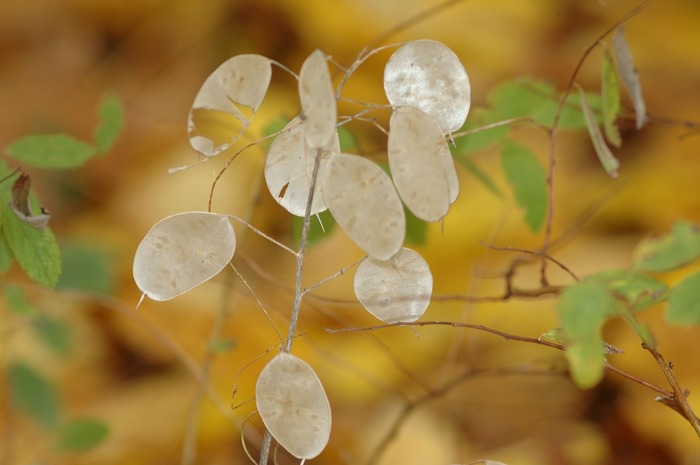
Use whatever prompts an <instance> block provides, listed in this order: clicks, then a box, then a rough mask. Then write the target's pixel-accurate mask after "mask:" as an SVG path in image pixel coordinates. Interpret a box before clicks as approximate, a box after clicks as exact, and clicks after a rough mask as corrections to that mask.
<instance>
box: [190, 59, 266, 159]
mask: <svg viewBox="0 0 700 465" xmlns="http://www.w3.org/2000/svg"><path fill="white" fill-rule="evenodd" d="M271 77H272V67H271V65H270V60H269V59H268V58H266V57H263V56H260V55H237V56H235V57H233V58H231V59H229V60H227V61H226V62H224V63H223V64H222V65H221V66H219V67H218V68H217V69H216V70H215V71H214V72H213V73H211V74H210V75H209V77H208V78H207V79H206V81H204V84H203V85H202V87H201V88H200V89H199V92H197V96H196V97H195V99H194V103H193V104H192V108H191V109H190V113H189V116H188V119H187V134H188V136H189V139H190V145H192V148H194V149H195V150H196V151H197V152H199V153H200V154H202V155H204V156H207V157H212V156H215V155H218V154H219V153H221V152H223V151H224V150H226V149H228V148H229V147H230V146H231V145H233V143H235V142H236V140H237V139H238V138H239V137H240V136H241V134H242V133H243V131H244V130H245V129H246V128H247V127H248V125H249V124H250V122H251V119H252V118H253V116H254V115H255V112H256V111H257V110H258V108H259V107H260V104H261V103H262V100H263V98H264V97H265V93H266V92H267V88H268V86H269V84H270V78H271Z"/></svg>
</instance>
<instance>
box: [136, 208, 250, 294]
mask: <svg viewBox="0 0 700 465" xmlns="http://www.w3.org/2000/svg"><path fill="white" fill-rule="evenodd" d="M235 250H236V236H235V234H234V231H233V227H232V226H231V223H230V221H229V220H228V218H227V217H226V216H224V215H219V214H216V213H208V212H185V213H177V214H175V215H171V216H169V217H167V218H165V219H163V220H161V221H160V222H158V223H156V224H155V225H154V226H153V227H152V228H151V230H150V231H148V233H147V234H146V236H145V237H144V238H143V240H142V241H141V243H140V244H139V246H138V248H137V249H136V255H135V256H134V267H133V274H134V280H135V281H136V285H137V286H138V287H139V289H141V292H143V293H144V294H145V295H146V297H148V298H150V299H153V300H169V299H172V298H174V297H177V296H179V295H180V294H184V293H185V292H187V291H189V290H190V289H192V288H194V287H196V286H199V285H200V284H202V283H204V282H206V281H208V280H210V279H211V278H213V277H214V276H216V275H217V274H219V272H220V271H221V270H222V269H224V267H225V266H226V265H227V264H228V263H229V262H230V261H231V259H232V258H233V253H234V252H235Z"/></svg>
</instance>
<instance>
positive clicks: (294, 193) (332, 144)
mask: <svg viewBox="0 0 700 465" xmlns="http://www.w3.org/2000/svg"><path fill="white" fill-rule="evenodd" d="M306 124H307V121H301V120H300V119H299V118H295V119H294V120H292V121H291V122H290V123H289V124H288V125H287V126H286V127H285V128H284V129H283V130H282V132H280V134H279V135H278V136H277V137H276V138H275V140H274V142H272V145H270V149H269V150H268V151H267V157H266V159H265V182H266V183H267V188H268V190H269V191H270V194H271V195H272V197H273V198H274V199H275V200H276V201H277V203H279V204H280V205H281V206H282V207H284V209H285V210H287V211H288V212H289V213H291V214H292V215H296V216H304V213H305V211H306V203H307V200H308V198H309V194H310V193H311V180H312V175H313V171H314V162H315V159H316V157H317V156H320V157H321V159H320V161H319V163H320V164H319V169H318V175H317V177H316V185H315V189H314V198H313V203H312V204H311V212H310V213H309V214H310V215H315V214H317V213H320V212H322V211H324V210H326V209H327V208H328V207H327V206H326V202H325V200H324V198H323V194H322V193H321V178H322V176H323V172H324V170H325V166H326V163H327V161H328V159H329V157H331V156H332V155H337V154H339V153H340V141H339V140H338V131H336V130H335V128H334V134H332V135H331V138H330V139H329V140H328V143H327V144H326V145H325V146H324V147H321V148H320V149H315V148H311V147H309V146H308V145H307V144H306V142H305V141H304V132H305V131H304V128H305V126H306Z"/></svg>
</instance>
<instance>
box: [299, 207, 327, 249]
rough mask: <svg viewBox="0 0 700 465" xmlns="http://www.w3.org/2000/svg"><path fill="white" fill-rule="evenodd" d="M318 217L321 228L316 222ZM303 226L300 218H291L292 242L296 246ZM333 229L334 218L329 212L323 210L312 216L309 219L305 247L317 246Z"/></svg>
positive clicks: (302, 220) (302, 219)
mask: <svg viewBox="0 0 700 465" xmlns="http://www.w3.org/2000/svg"><path fill="white" fill-rule="evenodd" d="M319 217H320V219H321V222H322V223H323V226H321V223H319V221H318V220H319ZM303 224H304V218H302V217H301V216H292V240H293V241H294V243H295V244H296V245H297V246H298V245H299V244H301V229H302V226H303ZM333 228H335V218H333V215H331V212H330V211H329V210H325V211H323V212H321V213H319V214H318V215H313V216H312V217H311V218H310V224H309V238H308V244H307V245H309V246H312V245H316V244H318V243H319V242H321V241H322V240H323V239H325V238H326V237H328V235H329V234H330V233H331V231H333Z"/></svg>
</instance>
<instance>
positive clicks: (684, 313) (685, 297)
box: [666, 272, 700, 326]
mask: <svg viewBox="0 0 700 465" xmlns="http://www.w3.org/2000/svg"><path fill="white" fill-rule="evenodd" d="M666 321H668V322H669V323H671V324H674V325H681V326H691V325H700V272H698V273H694V274H692V275H690V276H688V277H687V278H685V279H684V280H683V281H681V282H680V283H679V284H678V285H676V287H674V288H673V289H671V292H670V294H669V298H668V310H667V311H666Z"/></svg>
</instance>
